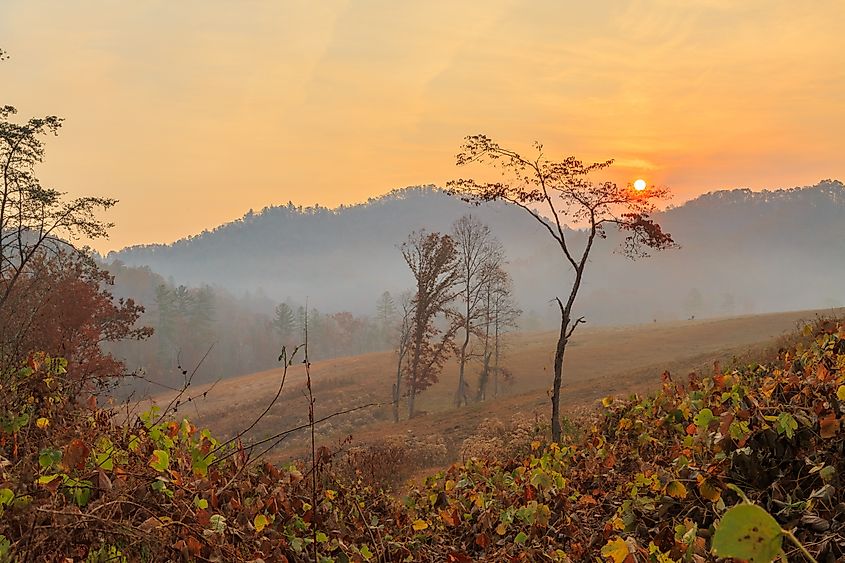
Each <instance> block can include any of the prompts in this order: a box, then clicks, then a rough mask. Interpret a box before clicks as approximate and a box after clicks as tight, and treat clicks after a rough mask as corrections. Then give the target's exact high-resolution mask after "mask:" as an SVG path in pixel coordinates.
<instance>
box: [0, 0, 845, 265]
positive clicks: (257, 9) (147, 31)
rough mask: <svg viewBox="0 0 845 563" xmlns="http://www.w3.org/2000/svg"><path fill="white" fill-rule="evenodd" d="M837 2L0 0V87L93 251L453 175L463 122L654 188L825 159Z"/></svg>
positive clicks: (807, 170) (844, 79)
mask: <svg viewBox="0 0 845 563" xmlns="http://www.w3.org/2000/svg"><path fill="white" fill-rule="evenodd" d="M844 23H845V2H843V1H842V0H828V1H825V0H816V1H813V2H794V1H780V0H743V1H741V2H739V1H735V0H685V1H683V2H680V1H677V0H649V1H645V0H643V1H634V0H632V1H605V2H598V1H597V2H560V1H537V0H533V1H517V0H507V1H499V0H485V1H483V2H453V1H443V2H435V1H426V2H395V0H394V1H387V0H386V1H367V0H361V1H324V0H321V1H319V2H312V1H301V2H286V1H281V0H267V1H261V0H178V1H173V0H161V1H152V0H144V1H139V2H113V1H106V0H101V1H93V0H91V1H88V0H84V1H83V0H80V1H74V2H64V1H61V0H54V1H52V2H46V1H45V2H42V1H38V0H2V1H1V2H0V47H2V48H4V49H5V50H7V51H9V54H10V56H11V59H10V60H9V61H6V62H5V63H0V103H3V104H12V105H15V106H17V107H18V109H19V110H20V111H21V115H22V116H29V115H38V114H48V113H49V114H57V115H60V116H63V117H65V118H66V119H67V121H66V124H65V127H64V129H63V131H62V133H61V136H60V137H59V138H58V139H51V140H50V141H49V145H48V154H47V165H46V166H45V167H43V168H42V170H41V172H40V174H41V177H42V179H44V180H46V181H47V182H48V183H50V184H52V185H55V186H56V187H59V188H61V189H63V190H66V191H68V192H70V193H71V194H74V195H77V194H97V195H108V196H113V197H117V198H118V199H120V204H119V206H118V207H117V208H116V209H115V210H113V211H112V212H110V213H109V219H111V220H113V221H114V222H116V223H117V227H116V228H115V229H114V231H113V233H112V237H111V239H110V240H109V241H106V242H101V243H98V244H97V245H96V247H97V248H98V249H100V250H108V249H115V248H119V247H122V246H124V245H127V244H137V243H145V242H169V241H172V240H174V239H176V238H179V237H182V236H185V235H188V234H192V233H197V232H199V231H201V230H202V229H204V228H210V227H213V226H216V225H218V224H220V223H221V222H225V221H228V220H231V219H234V218H236V217H239V216H241V215H242V214H243V213H244V212H245V211H246V210H247V209H249V208H255V209H259V208H261V207H264V206H265V205H270V204H279V203H287V201H288V200H293V201H294V202H295V203H300V204H305V205H309V204H313V203H320V204H323V205H328V206H335V205H337V204H339V203H354V202H359V201H362V200H365V199H366V198H368V197H370V196H374V195H379V194H382V193H384V192H387V191H389V190H390V189H393V188H396V187H402V186H406V185H413V184H425V183H436V184H442V183H443V182H445V180H447V179H449V178H452V177H455V176H457V175H459V174H460V172H461V171H459V170H457V169H455V167H454V154H455V152H456V150H457V148H458V146H459V145H460V142H461V139H462V137H463V136H465V135H467V134H472V133H481V132H483V133H487V134H488V135H490V136H492V137H494V138H495V139H497V140H499V141H500V142H502V143H503V144H507V145H512V146H514V147H516V148H527V147H529V146H530V143H531V141H534V140H539V141H542V142H543V143H544V144H545V145H546V149H547V152H548V153H551V154H555V153H557V154H560V155H565V154H575V155H576V156H579V157H582V158H585V159H604V158H615V159H617V162H618V165H617V166H616V167H615V171H614V172H613V173H614V174H615V175H616V176H615V178H616V179H618V180H622V181H627V180H631V179H633V178H636V177H640V176H642V177H645V178H646V179H648V180H649V181H650V182H653V183H658V184H665V185H669V186H670V187H671V188H672V189H673V190H674V192H675V193H676V200H675V203H679V202H682V201H684V200H686V199H689V198H690V197H692V196H694V195H695V194H698V193H701V192H704V191H709V190H713V189H719V188H724V187H736V186H749V187H752V188H755V189H759V188H766V187H790V186H795V185H805V184H812V183H815V182H816V181H818V180H820V179H822V178H840V179H845V103H843V100H845V62H843V61H845V59H843V55H842V40H841V33H842V31H841V30H842V25H843V24H844Z"/></svg>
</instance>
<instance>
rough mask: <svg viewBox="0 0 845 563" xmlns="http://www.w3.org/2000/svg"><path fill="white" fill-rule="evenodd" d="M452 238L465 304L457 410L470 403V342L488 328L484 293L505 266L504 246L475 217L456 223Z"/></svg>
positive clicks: (460, 296) (461, 315) (460, 321)
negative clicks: (498, 270) (482, 329)
mask: <svg viewBox="0 0 845 563" xmlns="http://www.w3.org/2000/svg"><path fill="white" fill-rule="evenodd" d="M452 238H453V239H454V241H455V247H456V251H457V264H456V266H455V268H456V270H457V287H458V292H457V296H456V297H457V298H458V299H459V300H460V302H461V307H460V309H459V310H458V315H457V318H456V322H457V323H458V324H459V325H460V328H461V331H462V332H463V341H462V342H461V345H460V348H459V351H458V388H457V390H456V392H455V406H458V407H460V406H461V404H464V405H466V404H467V403H468V397H467V387H468V385H467V382H466V364H467V361H468V360H469V359H470V356H471V354H470V350H469V345H470V339H471V338H472V337H473V336H474V335H478V332H479V330H480V329H481V327H482V326H483V324H484V319H485V307H484V305H485V302H484V296H485V293H484V289H485V287H486V286H487V285H488V283H489V282H490V281H491V280H492V279H493V277H494V276H495V275H496V271H497V269H498V268H499V266H500V265H501V264H502V261H503V259H504V258H503V256H504V251H503V250H502V244H501V243H500V242H499V241H498V240H497V239H496V238H495V237H493V235H492V234H491V233H490V228H489V227H488V226H487V225H485V224H483V223H482V222H481V221H479V220H478V219H477V218H476V217H473V216H472V215H464V216H463V217H461V218H460V219H458V220H457V221H455V224H454V226H453V227H452Z"/></svg>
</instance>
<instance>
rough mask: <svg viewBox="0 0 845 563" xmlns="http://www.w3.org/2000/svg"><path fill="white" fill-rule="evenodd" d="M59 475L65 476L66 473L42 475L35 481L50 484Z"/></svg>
mask: <svg viewBox="0 0 845 563" xmlns="http://www.w3.org/2000/svg"><path fill="white" fill-rule="evenodd" d="M59 477H64V475H63V474H61V473H56V474H55V475H42V476H41V477H39V478H38V479H36V480H35V482H36V483H37V484H39V485H49V484H50V483H52V482H53V481H55V480H56V479H57V478H59Z"/></svg>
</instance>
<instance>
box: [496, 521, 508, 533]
mask: <svg viewBox="0 0 845 563" xmlns="http://www.w3.org/2000/svg"><path fill="white" fill-rule="evenodd" d="M496 533H497V534H499V535H500V536H504V535H505V534H507V533H508V525H507V524H505V523H504V522H502V523H500V524H499V525H498V526H496Z"/></svg>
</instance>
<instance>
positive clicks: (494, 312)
mask: <svg viewBox="0 0 845 563" xmlns="http://www.w3.org/2000/svg"><path fill="white" fill-rule="evenodd" d="M484 304H485V305H484V317H485V320H484V352H483V356H482V358H483V361H482V367H481V374H480V375H479V378H478V394H477V399H478V400H479V401H483V400H485V399H486V398H487V387H488V385H489V382H490V375H491V374H492V376H493V396H496V395H498V394H499V379H500V375H502V373H504V372H503V370H502V368H501V366H500V360H501V355H502V351H503V349H504V342H503V336H504V334H505V333H507V332H509V331H510V330H512V329H515V328H516V327H517V319H518V318H519V315H521V314H522V311H520V310H519V309H518V308H517V307H516V304H515V303H514V301H513V283H512V282H511V278H510V275H509V274H508V273H507V272H506V271H504V270H503V269H502V268H497V269H496V270H495V272H494V275H493V276H490V279H489V280H488V282H487V283H486V284H485V286H484Z"/></svg>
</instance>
